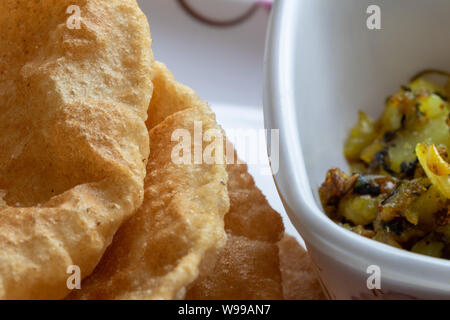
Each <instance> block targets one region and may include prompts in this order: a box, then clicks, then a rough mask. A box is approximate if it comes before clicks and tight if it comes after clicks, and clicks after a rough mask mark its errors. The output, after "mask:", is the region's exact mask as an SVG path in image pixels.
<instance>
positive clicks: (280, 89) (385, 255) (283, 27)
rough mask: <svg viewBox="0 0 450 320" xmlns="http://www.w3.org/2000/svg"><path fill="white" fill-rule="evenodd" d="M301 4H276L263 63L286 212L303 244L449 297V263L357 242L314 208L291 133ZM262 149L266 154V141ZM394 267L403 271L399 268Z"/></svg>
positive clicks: (269, 125)
mask: <svg viewBox="0 0 450 320" xmlns="http://www.w3.org/2000/svg"><path fill="white" fill-rule="evenodd" d="M304 1H305V0H296V1H291V0H278V1H275V3H274V6H273V8H272V13H271V18H270V21H269V27H268V33H267V39H266V49H265V50H266V51H265V57H264V90H263V92H264V97H263V101H264V121H265V127H266V129H268V130H270V129H277V130H279V141H280V143H279V152H280V154H279V165H278V171H277V172H276V173H274V174H273V176H274V180H275V183H276V185H277V189H278V192H279V194H280V197H281V199H282V202H283V204H284V206H285V207H286V211H287V212H288V215H289V217H290V219H291V221H292V222H293V224H294V226H295V227H296V229H297V230H298V231H299V232H300V234H301V235H302V237H304V238H305V242H306V243H308V242H313V241H319V242H321V243H324V244H326V245H328V246H330V245H332V246H333V247H334V248H337V249H339V250H342V252H344V253H346V254H347V255H350V256H355V255H358V256H361V255H364V256H365V257H366V258H367V259H368V260H371V261H377V262H379V263H380V265H383V266H387V268H386V269H388V270H389V271H388V274H389V277H390V278H391V279H392V280H393V281H399V282H403V283H407V284H409V285H411V284H412V282H411V281H412V279H415V280H414V282H413V284H414V286H417V285H419V286H420V287H422V288H426V289H429V290H430V289H431V290H432V291H441V292H444V293H447V294H448V293H450V282H447V283H445V281H443V280H442V279H450V261H449V260H445V259H440V258H434V257H429V256H425V255H420V254H417V253H413V252H410V251H406V250H402V249H398V248H395V247H391V246H389V245H386V244H383V243H380V242H377V241H375V240H371V239H368V238H365V237H363V236H359V235H357V234H355V233H353V232H351V231H349V230H346V229H344V228H342V227H340V226H338V225H337V224H336V223H334V222H333V221H332V220H331V219H329V218H328V217H327V215H326V214H325V213H324V212H323V210H321V209H320V208H319V207H318V206H317V203H316V201H315V199H314V197H313V194H312V191H311V186H310V183H309V178H308V176H307V171H306V166H305V163H304V157H303V152H302V147H301V141H300V137H299V134H298V130H297V129H296V128H297V124H296V120H295V119H296V118H297V116H296V115H297V110H296V108H295V98H294V94H293V93H294V92H295V91H294V90H295V81H294V79H295V77H294V72H295V71H294V68H293V67H292V65H293V63H294V62H295V55H294V50H293V48H294V47H295V43H296V41H295V33H296V32H295V27H296V23H297V20H299V19H298V17H296V16H297V14H298V12H299V10H301V6H302V3H303V2H304ZM267 148H268V150H271V141H268V144H267ZM324 174H325V173H324ZM337 254H338V253H337ZM399 263H400V264H401V265H403V266H404V267H407V268H402V267H399V266H398V264H399ZM424 268H426V269H424ZM424 270H426V271H427V272H426V273H424ZM418 276H419V277H418ZM443 277H445V278H443Z"/></svg>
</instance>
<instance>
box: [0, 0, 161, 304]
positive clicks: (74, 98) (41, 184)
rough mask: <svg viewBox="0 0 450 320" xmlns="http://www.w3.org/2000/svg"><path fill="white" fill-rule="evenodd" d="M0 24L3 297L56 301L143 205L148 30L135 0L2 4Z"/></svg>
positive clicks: (148, 94) (9, 1)
mask: <svg viewBox="0 0 450 320" xmlns="http://www.w3.org/2000/svg"><path fill="white" fill-rule="evenodd" d="M72 5H76V6H78V8H79V9H80V17H81V19H80V20H79V21H80V29H71V28H69V27H68V25H67V19H68V18H69V17H70V15H68V14H67V13H66V12H67V8H68V7H69V6H72ZM0 30H1V33H0V47H1V48H2V54H1V56H0V150H1V152H0V190H1V192H0V196H1V199H0V298H1V299H40V298H46V299H54V298H55V299H56V298H62V297H64V296H65V295H66V294H67V292H68V289H67V287H66V280H67V277H68V276H69V275H68V274H67V273H66V270H67V267H68V266H70V265H77V266H79V267H80V269H81V275H82V276H83V277H84V276H87V275H89V274H90V273H91V272H92V270H93V269H94V268H95V266H96V265H97V263H98V261H99V260H100V258H101V256H102V254H103V253H104V251H105V249H106V247H107V246H108V245H109V244H110V243H111V240H112V237H113V235H114V233H115V232H116V230H117V229H118V227H119V226H120V225H121V224H122V222H123V221H124V220H125V219H126V218H128V217H129V216H130V215H131V214H132V213H133V212H134V211H135V210H136V209H137V208H138V207H139V206H140V205H141V203H142V199H143V180H144V176H145V165H146V161H147V157H148V152H149V144H148V132H147V130H146V127H145V120H146V118H147V107H148V103H149V101H150V97H151V93H152V84H151V63H152V60H153V57H152V53H151V50H150V45H151V39H150V31H149V26H148V22H147V19H146V17H145V16H144V14H143V13H142V12H141V11H140V9H139V8H138V6H137V3H136V1H134V0H41V1H34V0H33V1H31V0H2V1H1V2H0Z"/></svg>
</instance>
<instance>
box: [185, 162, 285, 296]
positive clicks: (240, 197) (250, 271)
mask: <svg viewBox="0 0 450 320" xmlns="http://www.w3.org/2000/svg"><path fill="white" fill-rule="evenodd" d="M227 172H228V195H229V197H230V210H229V212H228V213H227V215H226V216H225V229H226V231H227V234H228V241H227V244H226V246H225V248H224V249H223V250H221V251H220V252H219V254H218V262H217V264H216V265H215V267H214V269H213V270H212V271H210V272H202V274H201V275H200V276H199V278H198V279H197V280H196V281H195V282H194V283H193V284H192V285H191V286H190V289H189V290H188V292H187V294H186V299H224V300H228V299H242V300H248V299H282V298H283V290H282V281H281V273H280V265H279V257H278V247H277V242H278V241H279V240H281V238H282V236H283V233H284V227H283V222H282V220H281V217H280V215H279V214H278V213H277V212H276V211H275V210H273V209H272V208H271V207H270V205H269V203H268V202H267V200H266V198H265V197H264V195H263V194H262V193H261V191H260V190H259V189H258V188H257V187H256V185H255V182H254V180H253V178H252V177H251V175H250V174H249V173H248V171H247V165H245V164H229V165H227Z"/></svg>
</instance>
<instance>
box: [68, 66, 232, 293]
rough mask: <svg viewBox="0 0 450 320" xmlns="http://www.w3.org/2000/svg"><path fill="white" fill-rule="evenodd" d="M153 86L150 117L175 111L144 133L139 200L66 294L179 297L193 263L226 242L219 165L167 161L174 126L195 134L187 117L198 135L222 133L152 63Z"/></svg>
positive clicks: (191, 273)
mask: <svg viewBox="0 0 450 320" xmlns="http://www.w3.org/2000/svg"><path fill="white" fill-rule="evenodd" d="M154 84H155V92H157V93H158V96H159V98H158V99H156V100H155V99H152V102H151V106H150V111H149V115H150V117H152V115H153V113H155V114H162V113H165V114H168V113H170V111H169V110H172V111H174V112H175V113H173V114H171V115H169V116H168V117H166V118H165V119H164V120H162V121H161V122H159V123H157V124H156V125H155V126H153V128H152V129H151V130H150V145H151V152H150V158H149V161H148V165H147V177H146V179H145V200H144V203H143V205H142V207H141V208H140V209H139V210H138V212H137V213H136V214H135V215H134V216H133V217H132V218H131V219H130V220H129V221H128V222H126V223H125V224H124V225H123V226H122V227H121V228H120V230H119V232H118V233H117V234H116V236H115V237H114V241H113V243H112V245H111V246H110V248H108V250H107V252H106V253H105V255H104V257H103V258H102V261H101V262H100V264H99V266H98V267H97V269H96V270H95V271H94V273H93V274H92V275H91V276H90V277H89V278H87V279H85V280H84V281H83V283H82V289H81V290H80V291H74V292H73V293H72V294H71V295H70V296H69V297H68V298H69V299H174V298H182V297H184V294H185V287H186V286H187V285H188V284H189V283H191V282H192V281H194V279H195V278H196V277H197V275H198V270H199V266H200V263H201V262H202V261H205V260H213V258H214V255H215V253H216V252H217V250H218V248H220V247H222V246H223V245H224V243H225V231H224V226H223V217H224V215H225V213H226V212H227V211H228V208H229V200H228V195H227V189H226V184H227V173H226V170H225V165H224V164H222V165H221V164H212V165H210V164H195V165H194V164H186V165H183V164H181V165H177V164H175V163H174V162H173V161H172V158H171V156H172V150H173V149H174V147H175V145H177V144H178V141H171V136H172V133H173V132H174V130H176V129H186V130H188V131H189V133H190V135H191V137H194V133H193V129H194V122H198V123H200V122H201V124H202V129H203V132H205V131H207V130H209V129H215V130H217V131H219V132H220V133H221V134H223V133H222V130H221V129H220V127H219V126H218V125H217V123H216V122H215V118H214V115H213V114H212V113H211V111H209V112H205V111H204V110H205V109H204V108H206V109H207V110H209V108H208V107H207V105H206V104H205V103H204V102H202V101H201V100H198V102H197V105H195V104H194V105H191V106H192V108H187V109H186V106H185V105H184V104H183V103H185V102H184V101H190V102H192V101H195V100H196V99H197V98H196V97H190V98H187V96H188V95H190V94H194V93H193V92H192V91H191V90H190V89H189V90H188V89H187V88H186V87H184V86H182V85H180V84H177V83H176V82H174V80H173V77H172V76H171V75H170V74H169V72H168V71H167V69H166V68H165V67H164V66H163V65H161V64H158V66H156V67H155V81H154ZM178 94H180V95H181V96H183V97H184V98H183V99H181V100H180V99H178V100H177V101H179V103H180V104H172V105H171V104H170V103H166V101H168V100H167V99H169V101H175V100H176V99H177V98H170V97H171V96H172V95H178ZM171 99H174V100H171ZM162 109H164V110H163V111H161V110H162ZM177 110H182V111H178V112H176V111H177ZM155 122H156V121H155ZM200 139H201V137H200ZM194 141H195V143H197V145H200V143H201V141H198V140H194V139H192V141H191V144H190V147H191V148H192V149H193V144H194ZM222 146H223V145H222ZM204 147H206V144H204ZM203 150H204V149H203ZM223 160H224V159H223Z"/></svg>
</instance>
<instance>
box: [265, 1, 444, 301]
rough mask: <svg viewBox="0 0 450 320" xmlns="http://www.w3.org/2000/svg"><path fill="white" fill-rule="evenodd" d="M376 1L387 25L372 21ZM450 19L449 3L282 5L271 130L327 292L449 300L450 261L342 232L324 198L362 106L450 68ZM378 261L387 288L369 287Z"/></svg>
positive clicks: (279, 176) (269, 94) (272, 46)
mask: <svg viewBox="0 0 450 320" xmlns="http://www.w3.org/2000/svg"><path fill="white" fill-rule="evenodd" d="M373 3H377V4H378V5H379V6H380V8H381V27H382V29H381V30H369V29H368V28H367V25H366V20H367V18H368V17H369V15H368V14H367V13H366V10H367V8H368V6H369V5H371V4H373ZM449 17H450V1H448V0H432V1H423V0H396V1H392V0H386V1H371V0H339V1H336V0H314V1H312V0H278V1H276V2H275V5H274V7H273V12H272V18H271V24H270V27H269V34H268V39H267V47H266V59H265V85H264V86H265V88H264V108H265V109H264V112H265V121H266V127H267V128H269V129H280V163H279V170H278V172H277V173H276V174H275V175H274V177H275V180H276V183H277V186H278V190H279V193H280V195H281V197H282V200H283V203H284V206H285V208H286V211H287V212H288V214H289V216H290V218H291V220H292V222H293V224H294V225H295V227H296V228H297V229H298V231H299V232H300V234H301V235H302V237H303V238H304V240H305V242H306V245H307V248H308V250H309V252H310V253H311V256H312V258H313V260H314V263H315V265H316V267H317V270H318V273H319V275H320V278H321V280H322V284H323V285H324V287H325V288H326V290H327V292H328V294H329V296H330V298H335V299H350V298H353V299H367V298H368V299H371V298H381V299H389V298H421V299H429V298H436V299H441V298H450V261H447V260H443V259H436V258H431V257H427V256H423V255H418V254H414V253H410V252H407V251H403V250H399V249H396V248H393V247H390V246H387V245H384V244H382V243H378V242H375V241H372V240H369V239H366V238H364V237H360V236H358V235H356V234H354V233H352V232H350V231H347V230H344V229H343V228H341V227H339V226H337V225H336V224H335V223H334V222H332V221H331V220H330V219H329V218H328V217H327V216H326V215H325V214H324V213H323V211H322V209H321V206H320V202H319V201H318V196H317V188H318V187H319V186H320V184H321V182H322V181H323V179H324V178H325V173H326V171H327V170H328V169H329V168H331V167H334V166H338V167H341V168H343V169H345V168H346V167H347V164H346V162H345V160H344V157H343V155H342V153H343V143H344V139H345V136H346V135H347V134H348V132H349V130H350V128H351V126H352V125H353V124H354V123H355V122H356V118H357V111H358V110H359V109H361V110H365V111H366V112H367V113H369V114H370V115H372V116H373V117H377V116H379V114H380V113H381V110H382V109H383V108H384V100H385V98H386V97H387V96H388V95H390V94H392V93H394V92H395V91H397V90H398V88H399V86H400V85H401V84H405V83H407V82H408V80H409V78H410V77H411V76H413V75H414V74H415V73H416V72H418V71H422V70H423V69H428V68H435V69H444V70H447V71H450V28H449V22H448V21H449ZM269 150H270V146H269ZM371 265H376V266H378V267H379V268H380V271H381V289H380V290H369V289H368V287H367V279H368V277H369V276H370V275H371V274H368V273H367V268H368V267H369V266H371Z"/></svg>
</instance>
